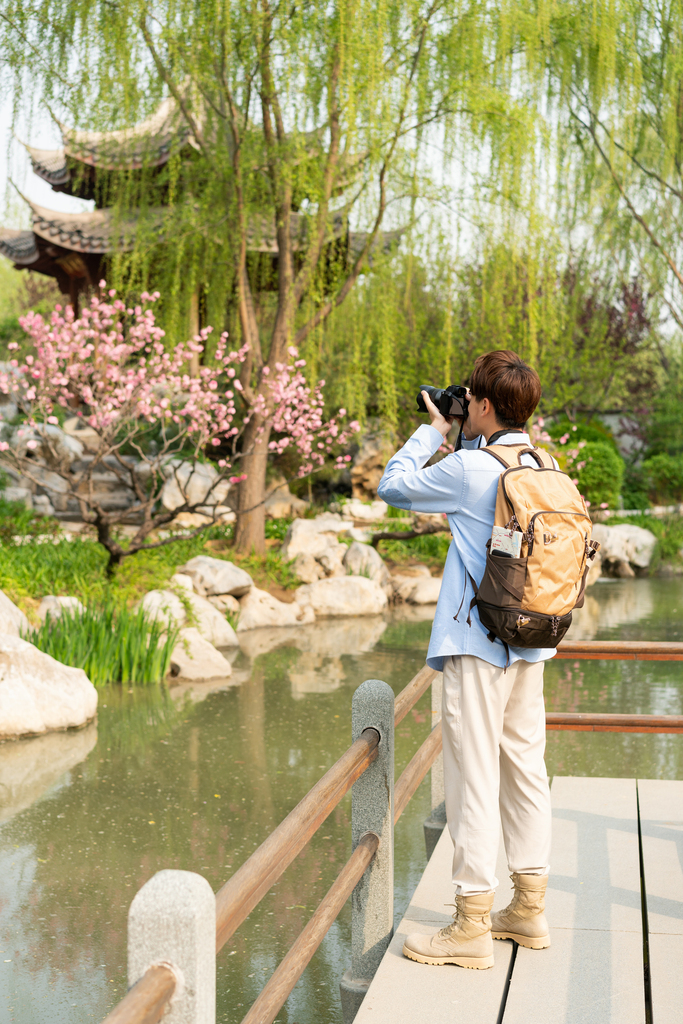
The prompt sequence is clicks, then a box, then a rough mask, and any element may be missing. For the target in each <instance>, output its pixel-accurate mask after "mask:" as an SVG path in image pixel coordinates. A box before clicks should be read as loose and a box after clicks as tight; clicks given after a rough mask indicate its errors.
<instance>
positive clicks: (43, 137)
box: [0, 98, 93, 228]
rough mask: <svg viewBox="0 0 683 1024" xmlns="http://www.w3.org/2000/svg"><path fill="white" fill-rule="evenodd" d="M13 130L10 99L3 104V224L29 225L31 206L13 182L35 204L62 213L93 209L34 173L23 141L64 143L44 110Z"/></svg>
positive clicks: (0, 108)
mask: <svg viewBox="0 0 683 1024" xmlns="http://www.w3.org/2000/svg"><path fill="white" fill-rule="evenodd" d="M15 132H16V135H17V136H18V139H21V142H20V141H18V139H17V138H15V137H14V135H13V132H12V105H11V102H10V100H9V99H8V98H5V99H4V101H3V102H2V103H0V197H1V199H0V225H1V226H2V227H8V228H28V227H30V218H29V213H28V208H27V207H26V205H25V204H24V203H23V202H22V201H21V199H20V198H19V197H18V195H17V193H16V190H15V188H14V187H13V184H12V183H14V185H16V186H17V188H18V189H19V190H20V191H21V192H22V193H23V194H24V195H25V196H26V197H27V198H28V199H31V200H32V201H33V202H34V203H39V204H40V205H41V206H46V207H47V208H48V209H50V210H58V211H59V212H61V213H80V212H81V211H83V210H89V209H92V207H93V204H92V203H91V202H85V201H84V200H82V199H75V198H74V197H73V196H68V195H66V194H65V193H63V192H53V191H52V188H51V187H50V185H48V183H47V182H46V181H43V179H42V178H39V177H38V175H36V174H34V173H33V170H32V168H31V160H30V158H29V155H28V153H27V152H26V150H25V148H24V146H23V145H22V142H26V143H28V144H29V145H32V146H37V147H38V148H40V149H59V148H60V147H61V144H62V139H61V134H60V132H59V129H58V128H57V126H56V125H55V123H54V122H53V120H52V118H51V117H50V115H49V114H48V113H47V111H45V112H44V113H43V114H41V113H37V114H35V115H34V116H33V118H32V119H31V121H30V122H29V121H28V120H27V119H26V118H23V119H22V120H21V121H20V122H19V124H18V125H17V126H16V129H15Z"/></svg>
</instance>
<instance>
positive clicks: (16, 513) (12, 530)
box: [0, 476, 59, 544]
mask: <svg viewBox="0 0 683 1024" xmlns="http://www.w3.org/2000/svg"><path fill="white" fill-rule="evenodd" d="M5 484H6V481H5V480H4V479H2V477H1V476H0V486H5ZM58 530H59V523H58V522H57V520H56V519H53V518H52V516H37V515H36V514H35V512H33V511H32V510H31V509H29V508H26V506H25V505H24V504H22V503H21V502H20V501H5V499H4V498H0V544H14V543H15V540H14V538H15V537H22V538H24V537H30V538H35V537H54V536H55V534H56V533H57V532H58Z"/></svg>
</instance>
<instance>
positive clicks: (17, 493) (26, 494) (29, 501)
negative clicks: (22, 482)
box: [0, 487, 33, 508]
mask: <svg viewBox="0 0 683 1024" xmlns="http://www.w3.org/2000/svg"><path fill="white" fill-rule="evenodd" d="M0 497H2V498H3V499H4V500H5V501H18V502H20V503H21V504H22V505H25V506H26V508H33V495H32V494H31V491H30V490H29V488H28V487H5V489H4V490H3V492H2V494H1V495H0Z"/></svg>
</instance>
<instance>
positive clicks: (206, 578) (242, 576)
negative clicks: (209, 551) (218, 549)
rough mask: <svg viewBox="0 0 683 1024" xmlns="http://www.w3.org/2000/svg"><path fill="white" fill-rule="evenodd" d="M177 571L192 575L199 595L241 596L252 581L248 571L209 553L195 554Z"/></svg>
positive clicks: (247, 590)
mask: <svg viewBox="0 0 683 1024" xmlns="http://www.w3.org/2000/svg"><path fill="white" fill-rule="evenodd" d="M178 572H180V573H183V574H185V575H187V576H191V577H192V582H193V584H194V589H195V590H196V591H197V593H198V594H199V595H200V596H201V597H209V596H211V595H215V594H232V596H233V597H242V596H243V595H244V594H247V593H249V591H250V590H251V588H252V586H253V585H254V581H253V580H252V578H251V576H250V575H249V573H248V572H245V570H244V569H240V567H239V566H238V565H235V564H234V563H233V562H228V561H226V560H225V559H223V558H211V557H210V556H209V555H197V556H196V558H191V559H190V561H189V562H186V564H185V565H183V566H181V567H180V569H179V570H178Z"/></svg>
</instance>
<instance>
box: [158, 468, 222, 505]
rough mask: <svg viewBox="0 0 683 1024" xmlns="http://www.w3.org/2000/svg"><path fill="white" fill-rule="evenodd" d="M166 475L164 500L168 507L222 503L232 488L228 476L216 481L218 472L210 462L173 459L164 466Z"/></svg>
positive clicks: (163, 502) (163, 491)
mask: <svg viewBox="0 0 683 1024" xmlns="http://www.w3.org/2000/svg"><path fill="white" fill-rule="evenodd" d="M164 475H165V476H166V482H165V484H164V486H163V488H162V490H161V504H162V505H163V506H164V508H167V509H168V510H169V511H173V509H175V508H180V507H181V506H182V505H202V504H206V505H207V506H210V507H213V506H215V505H223V504H224V502H225V499H226V497H227V495H228V491H229V490H230V484H229V482H228V481H227V480H220V481H219V482H218V483H216V481H217V480H218V478H219V473H218V470H217V469H216V468H215V467H214V466H212V465H211V463H210V462H180V461H179V460H178V459H173V460H172V461H171V462H169V463H167V464H166V466H164Z"/></svg>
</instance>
